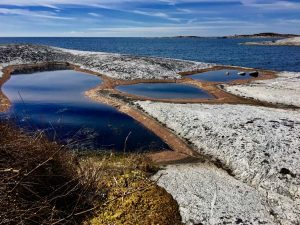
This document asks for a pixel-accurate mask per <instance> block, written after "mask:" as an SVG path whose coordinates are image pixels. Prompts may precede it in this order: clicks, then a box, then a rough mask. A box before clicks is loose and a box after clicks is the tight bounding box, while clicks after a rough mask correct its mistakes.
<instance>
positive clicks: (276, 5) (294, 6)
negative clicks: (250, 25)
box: [241, 0, 300, 11]
mask: <svg viewBox="0 0 300 225" xmlns="http://www.w3.org/2000/svg"><path fill="white" fill-rule="evenodd" d="M241 2H242V4H243V5H244V6H247V7H253V8H257V9H260V10H281V11H282V10H299V9H300V3H296V2H290V1H267V2H266V1H265V2H262V1H257V0H242V1H241Z"/></svg>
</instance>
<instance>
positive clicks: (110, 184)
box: [0, 122, 181, 225]
mask: <svg viewBox="0 0 300 225" xmlns="http://www.w3.org/2000/svg"><path fill="white" fill-rule="evenodd" d="M0 130H1V134H0V224H1V225H2V224H8V225H10V224H12V225H15V224H22V225H31V224H45V225H48V224H51V225H54V224H92V225H102V224H114V225H118V224H120V225H121V224H128V225H129V224H134V225H139V224H143V225H147V224H160V225H169V224H172V225H179V224H181V222H180V221H181V217H180V214H179V209H178V205H177V202H176V201H175V200H174V199H173V198H172V196H171V195H170V194H168V193H167V192H166V191H165V190H164V189H163V188H161V187H159V186H158V185H157V184H156V182H155V181H152V180H151V179H150V176H151V175H152V174H153V173H155V172H156V171H157V169H158V168H157V167H156V166H154V165H153V163H152V162H151V160H150V159H148V158H147V157H146V156H145V155H142V154H104V153H100V154H99V153H93V154H91V153H88V154H85V155H81V156H78V155H77V156H75V155H74V154H72V153H71V152H70V151H69V150H68V149H67V148H66V147H64V146H60V145H58V144H56V143H53V142H49V141H48V140H47V139H46V138H45V137H44V135H43V133H42V132H36V133H35V134H34V135H28V134H26V133H24V132H23V131H20V130H18V129H15V128H14V127H12V126H10V125H7V124H6V123H4V122H0Z"/></svg>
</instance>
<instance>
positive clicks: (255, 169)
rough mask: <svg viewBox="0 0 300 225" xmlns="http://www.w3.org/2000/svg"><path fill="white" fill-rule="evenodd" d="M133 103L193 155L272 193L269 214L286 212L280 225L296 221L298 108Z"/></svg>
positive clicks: (299, 211)
mask: <svg viewBox="0 0 300 225" xmlns="http://www.w3.org/2000/svg"><path fill="white" fill-rule="evenodd" d="M136 104H138V105H139V106H141V107H142V108H143V109H144V110H145V111H146V112H147V113H148V114H150V115H151V116H153V117H155V118H156V119H158V120H159V121H160V122H161V123H163V124H165V125H166V126H167V127H169V128H170V129H171V130H173V131H174V132H175V133H176V134H177V135H178V136H180V137H182V138H184V139H186V140H188V141H190V142H191V143H192V144H193V145H194V149H195V150H196V151H198V152H199V153H201V154H203V155H206V156H209V158H210V159H211V160H212V161H218V162H221V164H222V165H223V167H224V168H229V169H230V170H231V171H232V174H233V175H234V176H235V177H236V178H237V179H239V180H241V181H243V182H245V183H247V184H248V185H250V186H252V187H255V188H256V189H258V190H262V191H266V192H270V193H271V192H272V193H274V194H272V196H273V197H272V201H270V202H269V204H270V205H271V206H272V210H273V211H275V212H276V213H278V216H277V217H280V218H282V219H284V218H285V215H284V214H286V213H289V214H290V216H289V220H291V221H294V222H293V223H283V224H297V223H296V222H295V221H297V222H298V223H299V222H300V216H299V215H300V188H299V187H300V167H299V165H300V151H299V149H300V111H299V110H283V109H274V108H265V107H256V106H246V105H227V104H225V105H207V104H172V103H154V102H143V101H138V102H137V103H136ZM270 196H271V195H270ZM270 198H271V197H270ZM279 205H280V206H282V207H281V208H280V207H279ZM285 207H287V208H285Z"/></svg>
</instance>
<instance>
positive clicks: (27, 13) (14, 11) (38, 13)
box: [0, 8, 73, 20]
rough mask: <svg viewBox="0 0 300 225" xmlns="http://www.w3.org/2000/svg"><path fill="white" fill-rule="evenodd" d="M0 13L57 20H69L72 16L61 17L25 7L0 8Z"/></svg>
mask: <svg viewBox="0 0 300 225" xmlns="http://www.w3.org/2000/svg"><path fill="white" fill-rule="evenodd" d="M0 14H3V15H19V16H26V17H39V18H47V19H59V20H71V19H73V18H72V17H61V16H57V15H56V13H51V12H47V11H30V10H27V9H7V8H0Z"/></svg>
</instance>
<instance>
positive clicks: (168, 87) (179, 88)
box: [116, 83, 213, 99]
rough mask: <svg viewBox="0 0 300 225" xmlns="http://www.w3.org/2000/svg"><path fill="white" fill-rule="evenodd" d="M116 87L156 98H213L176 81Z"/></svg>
mask: <svg viewBox="0 0 300 225" xmlns="http://www.w3.org/2000/svg"><path fill="white" fill-rule="evenodd" d="M116 89H117V90H119V91H122V92H125V93H129V94H133V95H137V96H142V97H148V98H156V99H174V98H180V99H197V98H213V96H211V95H210V94H209V93H207V92H205V91H204V90H201V89H200V88H197V87H194V86H191V85H186V84H176V83H141V84H133V85H120V86H118V87H117V88H116Z"/></svg>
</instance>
